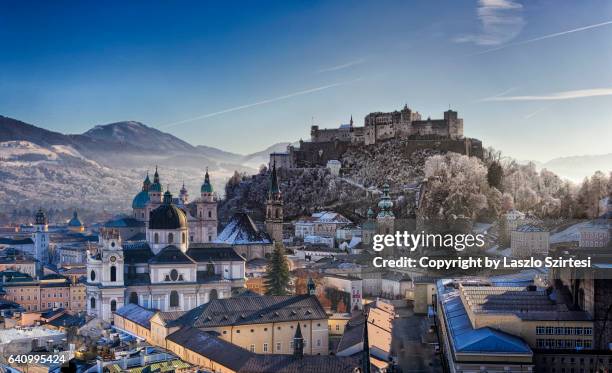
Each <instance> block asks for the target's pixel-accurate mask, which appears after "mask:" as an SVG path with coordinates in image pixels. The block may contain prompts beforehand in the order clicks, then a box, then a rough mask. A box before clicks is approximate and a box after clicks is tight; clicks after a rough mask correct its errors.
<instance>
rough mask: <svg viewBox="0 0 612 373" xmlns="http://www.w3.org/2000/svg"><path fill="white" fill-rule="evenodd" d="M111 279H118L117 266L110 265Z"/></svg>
mask: <svg viewBox="0 0 612 373" xmlns="http://www.w3.org/2000/svg"><path fill="white" fill-rule="evenodd" d="M110 280H111V282H115V281H117V267H115V266H112V267H110Z"/></svg>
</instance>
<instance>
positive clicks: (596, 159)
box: [537, 153, 612, 182]
mask: <svg viewBox="0 0 612 373" xmlns="http://www.w3.org/2000/svg"><path fill="white" fill-rule="evenodd" d="M537 166H538V169H541V168H545V169H547V170H549V171H552V172H554V173H556V174H557V175H559V176H561V177H564V178H567V179H570V180H572V181H575V182H580V181H582V180H583V179H584V178H585V177H590V176H591V175H593V174H594V173H595V172H596V171H602V172H604V173H608V172H610V171H612V153H609V154H599V155H576V156H571V157H560V158H554V159H551V160H550V161H548V162H545V163H542V164H539V165H537Z"/></svg>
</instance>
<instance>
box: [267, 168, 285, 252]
mask: <svg viewBox="0 0 612 373" xmlns="http://www.w3.org/2000/svg"><path fill="white" fill-rule="evenodd" d="M266 232H268V234H269V235H270V237H271V238H272V241H274V242H281V243H282V242H283V196H282V194H281V192H280V188H279V187H278V177H277V175H276V162H274V164H273V165H272V172H271V173H270V187H269V190H268V201H267V202H266Z"/></svg>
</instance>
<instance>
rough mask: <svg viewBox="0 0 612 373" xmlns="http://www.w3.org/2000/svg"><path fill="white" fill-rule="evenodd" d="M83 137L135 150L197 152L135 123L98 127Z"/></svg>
mask: <svg viewBox="0 0 612 373" xmlns="http://www.w3.org/2000/svg"><path fill="white" fill-rule="evenodd" d="M83 136H85V137H88V138H91V139H95V140H100V141H105V142H112V143H119V144H126V145H129V146H131V147H133V148H134V149H142V151H147V150H150V149H154V150H155V151H158V152H173V153H175V152H193V151H195V150H196V148H195V147H194V146H192V145H191V144H189V143H187V142H185V141H183V140H181V139H179V138H177V137H175V136H173V135H171V134H169V133H165V132H162V131H160V130H157V129H155V128H152V127H149V126H146V125H144V124H142V123H140V122H135V121H126V122H117V123H110V124H104V125H97V126H95V127H94V128H92V129H90V130H89V131H87V132H85V133H84V134H83Z"/></svg>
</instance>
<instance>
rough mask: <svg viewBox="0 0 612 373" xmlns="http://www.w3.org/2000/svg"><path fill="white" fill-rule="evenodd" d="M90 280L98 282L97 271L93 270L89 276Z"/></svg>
mask: <svg viewBox="0 0 612 373" xmlns="http://www.w3.org/2000/svg"><path fill="white" fill-rule="evenodd" d="M89 278H90V279H91V281H96V271H94V270H92V271H91V273H90V274H89Z"/></svg>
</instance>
